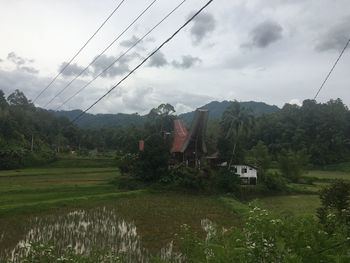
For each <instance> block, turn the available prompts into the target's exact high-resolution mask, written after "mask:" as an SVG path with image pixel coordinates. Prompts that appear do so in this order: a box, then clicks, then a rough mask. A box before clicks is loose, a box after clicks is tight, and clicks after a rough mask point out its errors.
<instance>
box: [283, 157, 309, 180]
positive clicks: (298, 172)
mask: <svg viewBox="0 0 350 263" xmlns="http://www.w3.org/2000/svg"><path fill="white" fill-rule="evenodd" d="M308 160H309V156H308V155H307V154H306V153H305V151H298V152H293V151H286V152H283V153H282V154H281V156H280V157H279V158H278V164H279V168H280V170H281V173H282V175H283V176H284V177H285V178H287V179H288V180H290V181H292V182H298V180H299V179H300V177H301V176H302V174H303V173H304V172H305V170H306V167H307V164H308Z"/></svg>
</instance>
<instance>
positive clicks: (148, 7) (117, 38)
mask: <svg viewBox="0 0 350 263" xmlns="http://www.w3.org/2000/svg"><path fill="white" fill-rule="evenodd" d="M157 1H158V0H153V2H151V3H150V4H149V5H148V6H147V7H146V9H144V10H143V11H142V12H141V13H140V14H139V15H138V16H137V17H136V18H135V19H134V20H133V21H132V22H131V23H130V24H129V25H128V26H127V27H126V28H125V29H124V30H123V31H122V32H121V33H120V34H119V35H118V36H117V37H116V38H115V39H114V40H113V41H112V42H111V43H110V44H109V45H108V46H107V47H106V48H105V49H104V50H103V51H102V52H101V53H100V54H98V55H97V56H96V57H95V58H94V59H93V60H92V61H91V62H90V63H89V65H87V66H86V67H85V68H84V69H83V70H82V71H81V72H80V73H79V74H78V75H77V76H75V77H74V78H73V79H72V80H71V81H70V82H69V83H68V84H66V86H64V87H63V89H61V90H60V91H59V92H58V93H57V94H56V95H55V96H54V97H53V98H52V99H51V100H50V101H49V102H47V103H46V104H45V105H44V108H45V107H47V106H48V105H49V104H50V103H51V102H52V101H54V100H55V99H56V98H57V97H58V96H59V95H61V94H62V93H63V92H64V91H65V90H66V89H67V88H68V87H69V86H70V85H71V84H72V83H73V82H74V81H75V80H76V79H77V78H79V77H80V76H81V75H83V74H84V73H85V72H86V71H87V70H88V68H89V67H90V66H91V65H92V64H94V63H95V62H96V60H98V59H99V58H100V57H101V56H102V55H103V54H104V53H105V52H106V51H107V50H108V49H109V48H110V47H111V46H112V45H113V44H114V43H115V42H116V41H118V40H119V39H120V38H121V37H122V36H123V35H124V34H125V33H126V32H127V31H128V30H129V29H130V28H131V27H132V26H133V25H134V24H135V23H136V22H137V21H138V20H139V19H140V18H141V17H142V16H143V15H144V14H145V13H146V12H147V10H149V9H150V8H151V7H152V5H153V4H154V3H155V2H157Z"/></svg>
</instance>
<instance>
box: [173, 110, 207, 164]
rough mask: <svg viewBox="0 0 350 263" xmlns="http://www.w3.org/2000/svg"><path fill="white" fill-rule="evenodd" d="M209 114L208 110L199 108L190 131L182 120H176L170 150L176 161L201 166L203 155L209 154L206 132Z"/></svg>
mask: <svg viewBox="0 0 350 263" xmlns="http://www.w3.org/2000/svg"><path fill="white" fill-rule="evenodd" d="M208 115H209V113H208V110H205V109H197V110H196V111H195V115H194V118H193V121H192V126H191V129H190V130H189V131H188V130H187V128H186V126H185V125H184V123H183V121H182V120H180V119H176V120H175V121H174V139H173V144H172V147H171V150H170V152H171V154H172V157H173V160H174V161H175V162H177V163H184V164H186V166H190V167H197V168H200V166H201V162H202V160H203V157H205V155H206V154H207V146H206V143H205V133H206V129H207V122H208Z"/></svg>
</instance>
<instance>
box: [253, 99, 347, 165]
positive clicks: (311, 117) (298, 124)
mask: <svg viewBox="0 0 350 263" xmlns="http://www.w3.org/2000/svg"><path fill="white" fill-rule="evenodd" d="M349 131H350V111H349V109H348V108H347V107H346V106H345V105H344V103H343V102H342V101H341V100H340V99H336V100H330V101H328V102H327V103H316V101H314V100H305V101H304V102H303V105H302V106H301V107H299V106H296V105H290V104H286V105H285V106H284V107H283V108H282V110H280V111H278V112H275V113H273V114H270V115H264V116H261V117H259V118H257V119H256V129H255V134H254V136H252V137H253V138H252V141H254V140H256V141H259V140H261V141H263V142H264V143H265V144H266V145H267V146H268V148H269V150H270V152H271V153H273V154H275V155H276V156H278V155H279V153H280V152H281V151H282V150H283V149H290V150H292V151H294V152H295V151H300V149H305V150H306V153H307V154H308V155H309V156H310V162H311V163H312V164H314V165H325V164H331V163H339V162H341V161H345V160H346V159H347V158H348V157H349V155H350V144H349V142H350V132H349Z"/></svg>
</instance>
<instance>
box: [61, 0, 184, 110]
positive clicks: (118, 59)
mask: <svg viewBox="0 0 350 263" xmlns="http://www.w3.org/2000/svg"><path fill="white" fill-rule="evenodd" d="M186 1H187V0H183V1H182V2H181V3H180V4H178V5H177V6H176V7H175V8H174V9H172V10H171V11H170V12H169V13H168V14H167V15H166V16H164V17H163V19H162V20H160V21H159V22H158V23H157V24H156V25H155V26H153V27H152V28H151V29H150V30H149V31H148V32H147V33H146V34H144V35H143V36H142V37H141V38H140V39H138V40H137V41H136V42H135V43H134V44H133V45H132V46H130V47H129V48H128V49H127V50H126V51H125V52H124V53H122V54H121V55H120V56H119V57H118V58H117V59H115V60H114V61H113V62H112V63H111V64H110V65H109V66H108V67H107V68H105V69H104V70H103V71H102V72H100V73H99V74H98V75H96V76H95V77H94V78H93V79H92V80H90V81H89V82H88V83H86V84H85V85H84V86H83V87H81V88H80V89H79V90H78V91H77V92H76V93H74V94H73V95H72V96H70V97H69V98H68V99H66V100H65V101H64V102H63V103H62V104H61V105H60V106H59V107H57V108H56V109H55V110H56V111H57V110H59V109H60V108H61V107H63V106H64V105H65V104H67V103H68V102H69V101H70V100H71V99H73V98H74V97H75V96H77V95H78V94H79V93H80V92H82V91H83V90H84V89H85V88H87V87H88V86H89V85H90V84H91V83H92V82H94V81H95V80H96V79H97V78H98V77H100V76H101V75H102V74H104V73H105V72H107V70H109V69H110V68H111V67H113V65H115V63H117V62H118V61H120V60H121V59H122V58H123V57H124V56H125V55H127V54H128V53H129V52H130V51H131V50H132V49H133V48H134V47H135V46H137V45H138V44H139V43H140V42H141V41H143V40H144V39H145V38H146V37H147V36H148V35H149V34H151V33H152V32H153V31H154V30H155V29H156V28H157V27H158V26H160V25H161V24H162V23H163V22H164V21H165V20H166V19H167V18H168V17H169V16H171V15H172V14H173V13H174V12H175V11H176V10H177V9H179V8H180V7H181V6H182V5H183V4H184V3H185V2H186Z"/></svg>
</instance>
